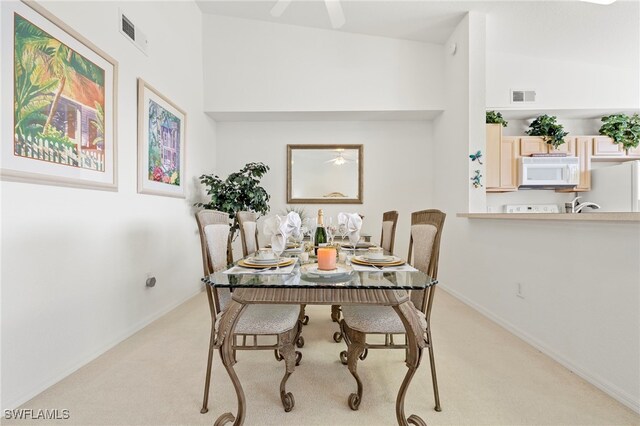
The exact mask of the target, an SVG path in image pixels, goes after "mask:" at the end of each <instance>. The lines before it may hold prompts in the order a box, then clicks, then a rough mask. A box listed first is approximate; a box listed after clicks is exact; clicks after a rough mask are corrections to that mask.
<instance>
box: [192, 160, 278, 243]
mask: <svg viewBox="0 0 640 426" xmlns="http://www.w3.org/2000/svg"><path fill="white" fill-rule="evenodd" d="M268 170H269V166H267V165H265V164H263V163H248V164H247V165H245V166H244V167H243V168H242V169H240V170H239V171H237V172H235V173H231V174H230V175H229V176H228V177H227V179H225V180H222V179H221V178H220V177H219V176H218V175H213V174H212V175H202V176H200V183H202V184H203V185H204V186H205V187H206V191H207V194H208V195H209V196H211V201H209V202H208V203H196V204H195V206H196V207H204V208H205V209H211V210H218V211H221V212H225V213H229V219H230V220H232V224H231V229H230V230H229V233H230V235H229V238H231V239H234V238H235V237H236V236H237V235H236V233H237V231H238V229H239V228H240V227H239V225H238V219H237V218H236V214H237V213H238V212H241V211H252V212H256V213H258V214H259V215H264V214H266V213H267V212H268V211H269V204H268V202H269V198H271V196H270V195H269V194H268V193H267V191H266V190H265V189H264V188H263V187H261V186H260V185H259V184H260V179H261V178H262V176H264V175H265V173H267V171H268Z"/></svg>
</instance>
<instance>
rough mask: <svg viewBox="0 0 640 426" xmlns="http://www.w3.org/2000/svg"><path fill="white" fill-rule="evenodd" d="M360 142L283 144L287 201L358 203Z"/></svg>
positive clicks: (361, 152) (360, 170) (359, 193)
mask: <svg viewBox="0 0 640 426" xmlns="http://www.w3.org/2000/svg"><path fill="white" fill-rule="evenodd" d="M362 157H363V147H362V145H287V202H288V203H290V204H296V203H309V204H362V181H363V176H362Z"/></svg>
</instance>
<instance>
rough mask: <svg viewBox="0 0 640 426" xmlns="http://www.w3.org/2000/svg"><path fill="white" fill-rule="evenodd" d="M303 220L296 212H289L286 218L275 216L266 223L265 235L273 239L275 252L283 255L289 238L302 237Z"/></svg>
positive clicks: (272, 244) (266, 220) (264, 226)
mask: <svg viewBox="0 0 640 426" xmlns="http://www.w3.org/2000/svg"><path fill="white" fill-rule="evenodd" d="M300 226H301V220H300V215H299V214H298V213H296V212H289V214H287V216H285V217H284V218H282V217H280V216H278V215H274V216H271V217H269V218H267V219H265V221H264V225H263V231H264V235H265V236H267V237H270V238H271V248H272V249H273V251H275V252H278V253H282V251H284V249H285V248H286V246H287V238H289V237H290V236H293V237H297V236H299V235H300Z"/></svg>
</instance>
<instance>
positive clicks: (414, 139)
mask: <svg viewBox="0 0 640 426" xmlns="http://www.w3.org/2000/svg"><path fill="white" fill-rule="evenodd" d="M328 143H331V144H363V145H364V164H363V166H364V203H363V204H341V205H331V204H322V205H319V204H318V205H307V204H305V205H303V206H304V208H305V211H306V213H307V215H309V216H312V217H315V215H316V214H317V211H318V209H319V208H322V209H324V211H325V224H326V223H327V222H326V221H327V220H328V218H329V217H330V216H333V217H334V220H335V217H336V216H337V214H338V213H339V212H341V211H347V212H358V213H360V214H363V215H364V216H365V219H364V223H363V227H362V229H363V233H368V234H371V235H373V238H372V241H373V242H376V243H379V242H380V230H381V228H382V213H383V212H385V211H388V210H398V212H399V213H400V218H399V220H398V228H397V231H396V246H395V249H396V250H395V251H396V252H397V253H399V254H400V255H401V256H406V254H407V249H408V243H409V221H410V213H411V212H413V211H417V210H421V209H425V208H430V207H432V206H433V194H432V187H433V181H432V179H433V178H432V176H433V175H432V173H431V168H432V167H433V164H434V163H433V162H434V158H433V151H432V139H431V125H430V124H429V123H428V122H417V121H413V122H409V121H406V122H404V121H389V122H375V121H353V122H349V121H339V122H321V121H312V122H304V121H302V122H301V121H288V122H245V123H242V122H237V123H236V122H229V123H218V126H217V150H218V156H219V158H220V159H224V160H223V161H220V162H219V163H218V167H217V169H216V171H215V172H216V174H218V175H220V176H222V177H226V176H227V175H228V174H229V173H231V172H234V171H237V170H238V169H240V168H241V167H242V166H244V165H245V164H246V163H248V162H250V161H262V162H264V163H265V164H267V165H268V166H269V167H270V168H271V170H270V171H269V172H268V173H267V174H266V175H265V177H264V178H263V180H262V184H263V186H264V187H265V189H266V190H267V192H268V193H269V194H271V201H270V203H269V204H270V206H271V212H270V213H271V214H280V213H282V212H283V211H284V209H285V207H286V205H287V204H286V203H287V193H286V182H287V166H286V163H287V162H286V158H287V144H328ZM292 206H295V205H292ZM240 253H241V251H238V250H236V257H237V256H239V254H240Z"/></svg>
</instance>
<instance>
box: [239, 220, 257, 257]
mask: <svg viewBox="0 0 640 426" xmlns="http://www.w3.org/2000/svg"><path fill="white" fill-rule="evenodd" d="M236 218H237V219H238V226H239V227H240V239H241V240H242V257H247V256H249V255H250V254H251V253H255V252H256V251H258V247H259V245H258V215H257V214H256V213H254V212H238V213H237V214H236Z"/></svg>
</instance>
